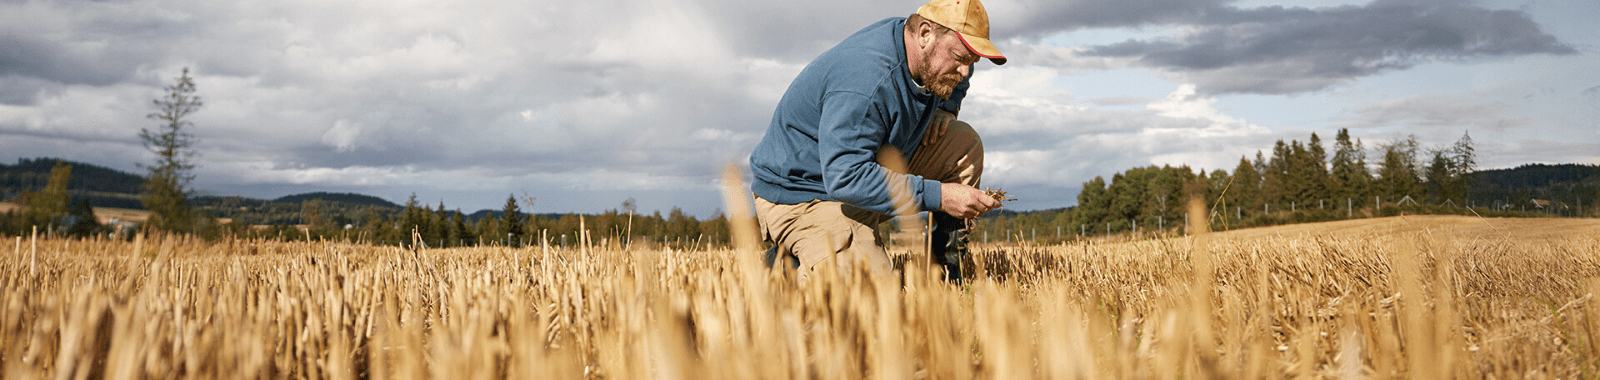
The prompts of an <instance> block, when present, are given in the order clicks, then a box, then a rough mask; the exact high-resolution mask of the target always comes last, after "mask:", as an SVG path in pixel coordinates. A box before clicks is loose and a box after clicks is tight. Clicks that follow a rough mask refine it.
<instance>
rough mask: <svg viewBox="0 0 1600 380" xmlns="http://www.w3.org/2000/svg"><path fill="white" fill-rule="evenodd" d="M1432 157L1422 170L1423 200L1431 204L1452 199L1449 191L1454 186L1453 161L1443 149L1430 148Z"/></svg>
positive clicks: (1451, 191) (1451, 190)
mask: <svg viewBox="0 0 1600 380" xmlns="http://www.w3.org/2000/svg"><path fill="white" fill-rule="evenodd" d="M1430 153H1431V154H1432V155H1433V158H1432V159H1431V160H1429V163H1428V167H1427V168H1426V169H1424V170H1423V178H1424V179H1426V180H1427V181H1426V182H1424V183H1423V185H1424V188H1425V189H1426V190H1427V191H1426V192H1425V194H1426V195H1425V199H1424V200H1425V201H1427V202H1428V203H1432V204H1442V203H1444V201H1445V200H1447V199H1453V198H1452V197H1451V193H1453V192H1454V191H1453V188H1454V187H1455V182H1456V180H1455V178H1453V173H1454V172H1455V168H1454V166H1455V163H1453V162H1451V160H1450V158H1449V157H1448V156H1447V155H1446V151H1445V150H1444V149H1435V150H1431V151H1430Z"/></svg>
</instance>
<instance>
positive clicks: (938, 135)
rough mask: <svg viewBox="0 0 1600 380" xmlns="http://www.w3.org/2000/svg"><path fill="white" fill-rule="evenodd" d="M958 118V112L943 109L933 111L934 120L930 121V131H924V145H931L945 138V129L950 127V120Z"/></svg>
mask: <svg viewBox="0 0 1600 380" xmlns="http://www.w3.org/2000/svg"><path fill="white" fill-rule="evenodd" d="M955 120H956V114H953V113H950V111H945V110H943V109H939V110H934V111H933V120H932V121H929V122H928V131H927V132H923V133H922V146H923V147H930V146H933V144H936V143H938V142H939V139H942V138H944V131H945V130H946V129H948V128H949V127H950V122H951V121H955Z"/></svg>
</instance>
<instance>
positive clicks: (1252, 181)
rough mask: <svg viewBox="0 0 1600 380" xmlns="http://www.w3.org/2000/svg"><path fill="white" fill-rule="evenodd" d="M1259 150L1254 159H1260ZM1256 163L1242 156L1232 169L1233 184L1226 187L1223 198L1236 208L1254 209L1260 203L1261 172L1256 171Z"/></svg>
mask: <svg viewBox="0 0 1600 380" xmlns="http://www.w3.org/2000/svg"><path fill="white" fill-rule="evenodd" d="M1260 158H1261V152H1256V159H1257V160H1260ZM1256 167H1257V166H1256V165H1255V164H1252V163H1251V162H1250V161H1249V160H1245V159H1244V157H1239V166H1238V167H1236V168H1234V169H1233V184H1232V185H1230V186H1229V187H1228V194H1227V195H1224V196H1223V198H1224V199H1227V202H1228V203H1229V204H1230V205H1231V206H1233V207H1235V208H1236V209H1237V210H1249V211H1254V210H1256V209H1257V207H1258V206H1260V205H1261V203H1262V199H1261V187H1262V186H1261V183H1262V181H1263V179H1262V176H1261V173H1260V172H1259V171H1256Z"/></svg>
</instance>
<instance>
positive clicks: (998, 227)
mask: <svg viewBox="0 0 1600 380" xmlns="http://www.w3.org/2000/svg"><path fill="white" fill-rule="evenodd" d="M1368 152H1369V151H1368V150H1367V148H1366V147H1365V146H1364V144H1363V142H1362V141H1361V140H1359V139H1355V138H1353V137H1352V136H1350V132H1349V130H1348V129H1340V130H1339V131H1338V133H1337V134H1336V135H1335V138H1334V141H1333V146H1332V151H1331V152H1330V151H1329V150H1328V149H1327V148H1325V147H1324V142H1323V140H1322V138H1321V137H1320V136H1318V135H1317V134H1316V133H1312V134H1311V136H1310V138H1309V140H1308V141H1306V142H1301V141H1299V140H1290V141H1288V142H1285V141H1283V140H1278V141H1277V142H1276V143H1275V144H1274V145H1273V147H1272V149H1271V150H1270V151H1258V152H1256V154H1255V156H1254V157H1253V158H1252V157H1249V156H1244V157H1240V159H1239V164H1238V165H1237V166H1235V167H1234V169H1233V171H1232V172H1231V173H1230V172H1229V171H1227V170H1224V169H1216V170H1213V171H1210V172H1207V171H1205V170H1200V171H1198V172H1197V171H1195V170H1193V169H1191V168H1190V167H1188V166H1186V165H1183V166H1177V167H1174V166H1170V165H1165V166H1159V167H1158V166H1147V167H1139V168H1132V169H1128V170H1126V171H1123V172H1120V173H1116V174H1113V175H1112V176H1111V178H1110V180H1107V179H1105V178H1104V177H1100V176H1097V177H1095V178H1094V179H1092V180H1089V181H1086V182H1084V183H1083V187H1082V190H1081V191H1079V192H1078V194H1077V197H1076V198H1077V200H1078V205H1077V206H1075V207H1070V208H1064V209H1057V210H1046V211H1039V212H1027V213H1000V214H997V215H994V216H990V217H985V218H982V219H981V220H980V221H979V223H978V231H976V232H975V234H974V235H972V236H974V237H977V238H979V239H984V238H985V237H987V238H988V239H989V240H991V241H993V240H1000V239H1009V240H1018V239H1021V240H1029V239H1040V240H1044V239H1068V238H1076V237H1077V236H1080V235H1087V236H1096V235H1107V234H1125V233H1130V232H1136V231H1137V232H1141V233H1143V232H1150V233H1161V232H1169V233H1170V232H1177V231H1180V230H1179V228H1180V226H1182V225H1183V224H1184V223H1185V222H1186V221H1187V218H1189V217H1191V216H1190V215H1187V213H1186V212H1185V211H1184V210H1185V205H1186V203H1187V201H1188V199H1189V196H1190V195H1198V196H1200V197H1201V198H1202V199H1204V202H1205V203H1206V208H1207V210H1210V212H1209V214H1208V215H1205V216H1204V217H1205V218H1206V221H1207V222H1208V223H1210V224H1209V225H1210V226H1211V228H1212V229H1234V228H1244V227H1255V226H1266V225H1280V224H1289V223H1304V222H1316V221H1328V220H1338V219H1347V218H1364V217H1375V216H1392V215H1397V214H1399V213H1402V212H1410V213H1477V214H1479V215H1486V216H1487V215H1507V213H1512V214H1515V213H1516V212H1519V211H1525V208H1523V207H1511V206H1512V205H1513V204H1515V205H1522V204H1525V203H1527V202H1528V201H1529V200H1530V199H1527V196H1529V195H1530V194H1535V193H1528V192H1527V191H1526V190H1524V191H1523V192H1522V193H1521V194H1519V197H1520V198H1521V199H1513V197H1511V196H1505V195H1504V192H1505V191H1507V190H1504V189H1503V188H1501V187H1494V188H1485V187H1480V186H1478V181H1479V180H1480V179H1481V177H1482V176H1479V175H1477V173H1478V167H1477V160H1478V159H1477V153H1476V151H1475V148H1474V147H1473V142H1472V138H1471V136H1470V135H1469V134H1463V135H1462V136H1461V138H1460V139H1459V140H1457V141H1456V142H1454V143H1453V144H1449V145H1445V146H1438V147H1431V148H1424V147H1422V146H1421V144H1419V143H1418V142H1417V139H1416V136H1407V137H1406V138H1403V139H1398V140H1392V141H1386V142H1381V143H1378V144H1376V146H1375V147H1374V149H1373V150H1372V151H1371V152H1372V153H1373V156H1372V157H1371V158H1370V159H1369V157H1368V155H1367V154H1368ZM1330 153H1331V154H1330ZM1568 170H1569V171H1570V170H1571V169H1568ZM1490 179H1491V180H1495V181H1498V180H1499V178H1490ZM1496 183H1497V184H1498V182H1496ZM1582 187H1583V186H1581V185H1579V186H1577V187H1574V186H1571V185H1568V186H1566V188H1573V189H1575V190H1574V191H1575V192H1578V193H1581V192H1583V191H1585V189H1584V188H1582ZM1491 189H1499V190H1494V191H1500V192H1497V193H1493V194H1494V195H1493V196H1494V197H1495V199H1497V200H1498V202H1495V203H1491V202H1488V201H1489V200H1490V199H1491V197H1490V196H1488V194H1489V193H1490V190H1491ZM1536 193H1537V192H1536ZM1594 193H1595V192H1594V191H1591V192H1590V193H1589V194H1588V195H1585V196H1586V197H1594V196H1596V195H1595V194H1594ZM1571 199H1578V198H1571ZM1468 207H1471V209H1468ZM1528 215H1537V214H1528ZM1058 237H1059V238H1058Z"/></svg>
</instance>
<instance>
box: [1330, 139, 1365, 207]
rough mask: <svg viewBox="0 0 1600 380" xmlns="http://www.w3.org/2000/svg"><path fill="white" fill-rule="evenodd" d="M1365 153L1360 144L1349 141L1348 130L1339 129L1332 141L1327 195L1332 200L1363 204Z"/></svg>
mask: <svg viewBox="0 0 1600 380" xmlns="http://www.w3.org/2000/svg"><path fill="white" fill-rule="evenodd" d="M1366 163H1367V152H1366V150H1364V149H1362V147H1361V142H1360V141H1359V140H1357V141H1354V142H1352V141H1350V130H1349V129H1348V128H1340V129H1339V134H1338V136H1337V137H1336V138H1335V139H1334V153H1333V164H1332V166H1333V168H1332V169H1333V170H1332V172H1331V173H1330V176H1331V177H1332V180H1331V181H1330V184H1331V185H1330V187H1331V189H1330V191H1329V193H1330V194H1331V196H1332V197H1333V198H1334V199H1338V200H1345V199H1349V200H1350V202H1351V203H1353V204H1365V202H1364V201H1365V199H1366V198H1367V193H1368V190H1367V188H1368V186H1369V183H1368V182H1369V178H1370V175H1369V174H1368V172H1367V167H1366Z"/></svg>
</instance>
